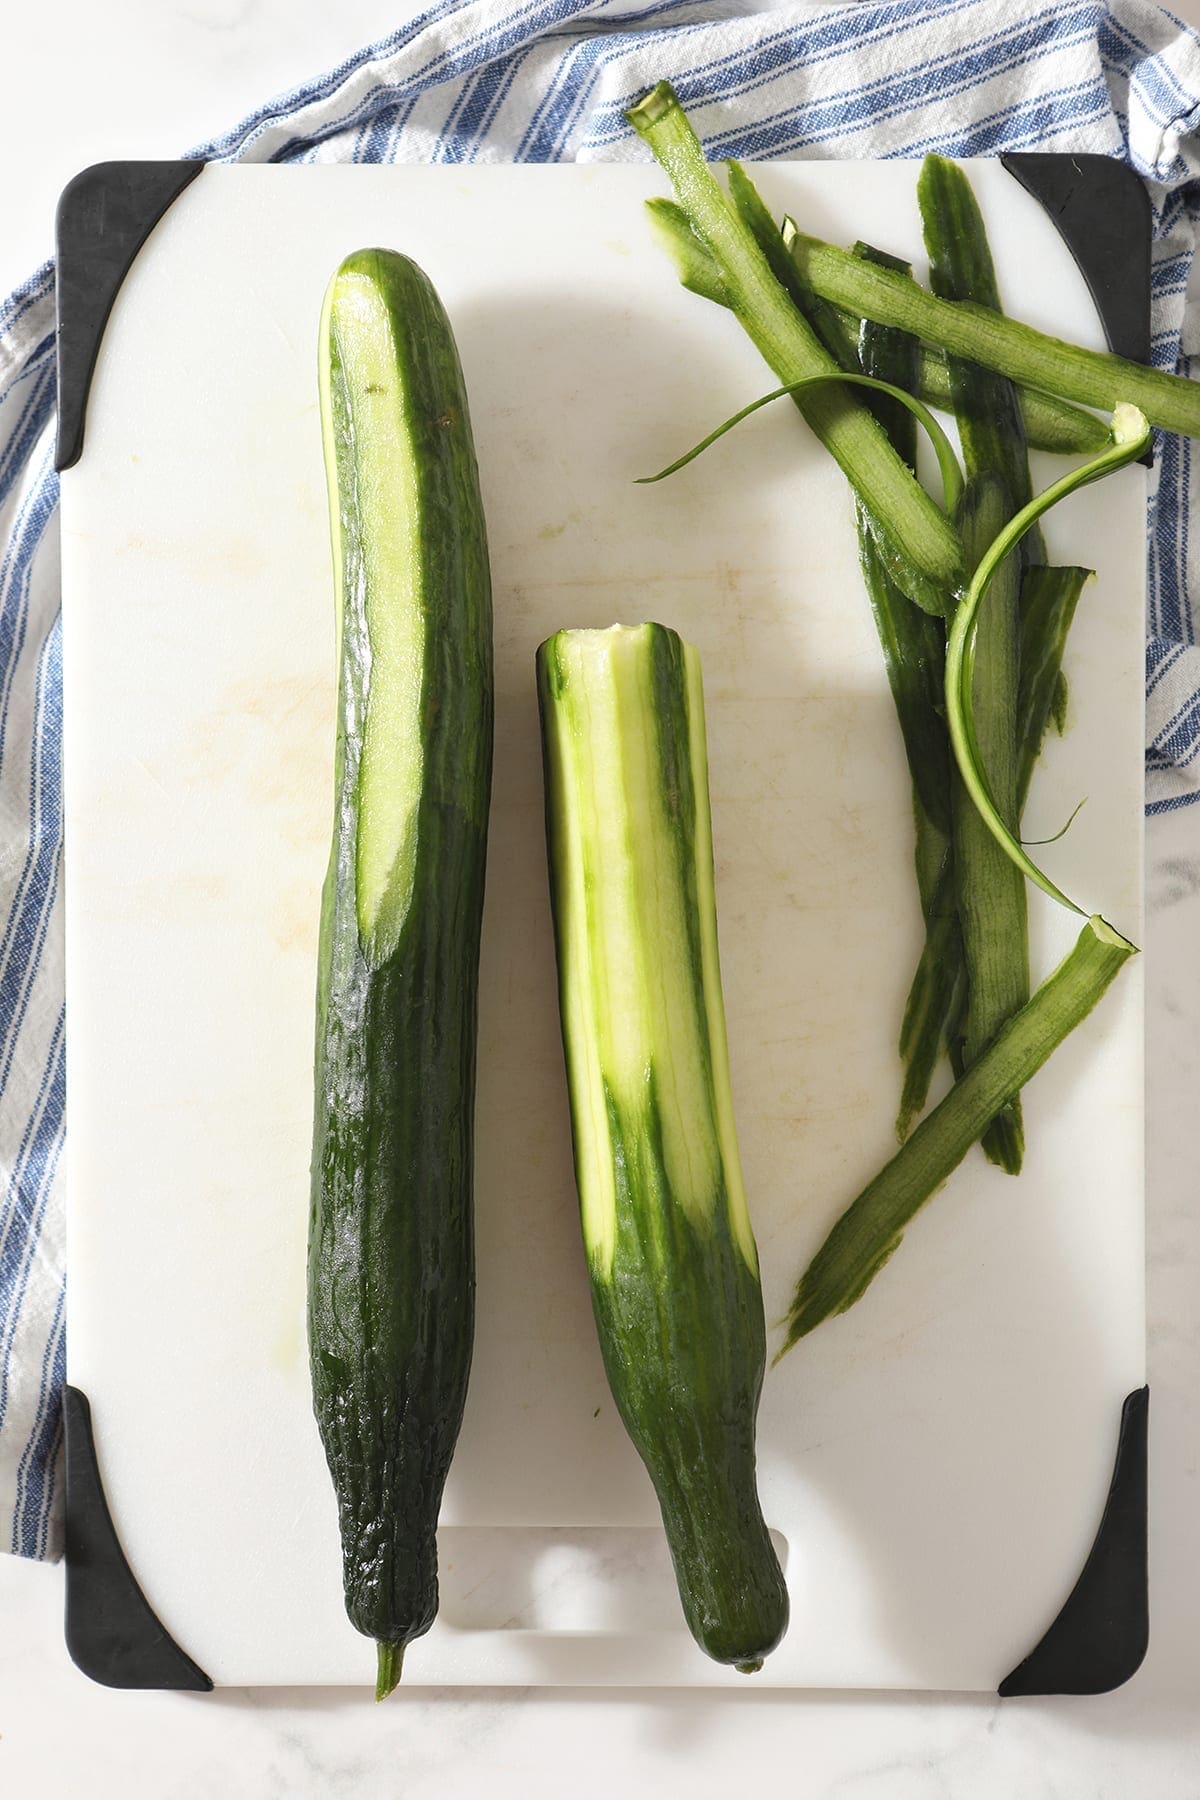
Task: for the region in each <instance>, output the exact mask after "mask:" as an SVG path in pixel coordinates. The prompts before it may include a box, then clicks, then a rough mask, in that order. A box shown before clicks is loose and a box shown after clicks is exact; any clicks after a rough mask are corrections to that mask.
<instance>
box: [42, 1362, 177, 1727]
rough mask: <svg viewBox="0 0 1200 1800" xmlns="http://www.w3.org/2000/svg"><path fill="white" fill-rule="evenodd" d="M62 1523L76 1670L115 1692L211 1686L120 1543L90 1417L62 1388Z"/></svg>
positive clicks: (82, 1400)
mask: <svg viewBox="0 0 1200 1800" xmlns="http://www.w3.org/2000/svg"><path fill="white" fill-rule="evenodd" d="M63 1428H64V1441H65V1462H66V1491H67V1521H66V1565H67V1620H66V1637H67V1650H68V1652H69V1654H70V1657H71V1661H72V1662H73V1663H74V1664H75V1666H76V1668H78V1669H82V1671H83V1673H84V1674H85V1675H90V1676H91V1678H92V1680H93V1681H98V1682H100V1683H101V1684H102V1685H103V1686H104V1687H113V1688H188V1689H192V1690H194V1691H200V1692H205V1693H207V1692H208V1690H209V1689H210V1688H211V1687H212V1682H211V1681H210V1680H209V1678H208V1676H207V1675H206V1674H205V1673H204V1670H203V1669H201V1668H199V1667H197V1665H196V1664H195V1663H194V1662H193V1661H192V1659H191V1657H190V1656H188V1655H187V1654H186V1653H185V1652H184V1651H183V1650H181V1649H180V1648H179V1645H178V1644H177V1643H176V1642H175V1640H174V1639H173V1638H172V1637H171V1635H170V1633H169V1632H168V1631H166V1630H165V1628H164V1627H163V1625H162V1624H161V1623H160V1622H159V1620H158V1618H157V1617H156V1616H155V1614H154V1612H153V1610H152V1608H151V1607H150V1604H149V1602H148V1601H147V1599H146V1597H145V1595H144V1594H143V1593H142V1590H141V1588H140V1587H139V1586H138V1584H137V1580H136V1578H135V1576H134V1573H133V1571H132V1569H131V1568H130V1567H129V1564H128V1562H126V1560H125V1553H124V1551H123V1550H122V1549H121V1545H120V1543H119V1541H118V1539H117V1533H116V1530H115V1528H114V1526H113V1522H112V1515H111V1513H110V1512H109V1510H108V1501H107V1500H106V1499H105V1497H104V1488H103V1485H102V1483H101V1480H100V1470H99V1468H98V1466H97V1463H96V1445H95V1440H94V1438H93V1436H92V1412H91V1408H90V1406H89V1405H88V1402H87V1398H86V1396H85V1395H84V1394H83V1393H81V1392H80V1390H79V1389H78V1388H73V1387H66V1388H64V1389H63Z"/></svg>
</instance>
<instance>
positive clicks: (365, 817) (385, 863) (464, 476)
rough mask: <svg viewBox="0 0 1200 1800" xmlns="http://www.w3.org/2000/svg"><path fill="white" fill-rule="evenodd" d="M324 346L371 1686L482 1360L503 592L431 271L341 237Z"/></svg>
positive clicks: (330, 1182) (340, 1159) (328, 1155)
mask: <svg viewBox="0 0 1200 1800" xmlns="http://www.w3.org/2000/svg"><path fill="white" fill-rule="evenodd" d="M318 366H319V371H320V392H321V412H322V429H323V438H324V446H325V456H326V467H327V474H328V483H329V499H330V510H331V535H332V543H333V558H334V576H335V587H336V595H337V622H338V630H337V654H338V671H339V674H338V735H337V747H336V756H335V786H334V807H333V812H334V821H333V843H332V848H331V855H330V863H329V871H328V875H327V878H326V882H325V889H324V896H323V901H322V909H321V937H320V948H319V963H318V994H317V1041H316V1080H315V1105H314V1127H313V1159H312V1193H311V1206H312V1210H311V1217H310V1226H309V1260H308V1333H309V1351H310V1365H311V1374H312V1388H313V1407H314V1412H315V1414H316V1419H317V1424H318V1427H319V1429H320V1433H321V1439H322V1442H323V1444H324V1447H325V1452H326V1456H327V1459H328V1462H329V1468H330V1473H331V1477H332V1480H333V1484H334V1489H335V1492H336V1495H337V1501H338V1519H339V1527H340V1532H341V1539H342V1553H343V1577H344V1586H345V1596H346V1610H347V1613H348V1615H349V1617H350V1620H351V1622H352V1623H353V1624H354V1625H355V1626H356V1627H357V1628H358V1630H360V1631H362V1632H364V1633H365V1634H366V1635H367V1636H369V1637H373V1638H375V1639H376V1641H377V1643H378V1644H379V1652H378V1664H379V1668H378V1691H379V1692H380V1693H381V1694H382V1693H384V1692H386V1691H388V1690H389V1689H390V1687H391V1686H393V1685H394V1684H395V1682H396V1681H397V1680H398V1679H399V1675H400V1667H401V1662H402V1658H403V1653H404V1646H405V1644H407V1643H408V1642H410V1641H411V1640H412V1639H413V1638H415V1637H417V1636H419V1635H420V1634H421V1633H422V1632H424V1631H427V1630H428V1629H429V1626H430V1624H431V1623H432V1620H433V1617H434V1615H435V1613H436V1610H437V1549H436V1536H435V1533H436V1526H437V1515H438V1507H439V1503H440V1500H441V1494H442V1488H443V1484H444V1482H445V1479H446V1474H447V1470H448V1468H449V1464H450V1458H451V1456H452V1454H453V1451H454V1445H455V1441H456V1438H457V1435H458V1428H459V1423H460V1421H461V1418H462V1410H463V1403H464V1400H465V1397H466V1385H467V1374H468V1370H469V1367H470V1360H471V1339H472V1327H473V1317H474V1310H473V1283H474V1266H473V1221H472V1191H471V1183H472V1163H473V1142H472V1131H473V1109H474V1089H475V1014H476V986H477V975H478V959H479V932H480V920H481V916H482V910H483V879H484V860H485V855H486V843H487V816H488V799H489V792H490V782H491V753H492V615H491V590H490V582H489V575H488V562H487V544H486V538H485V533H484V523H483V512H482V507H481V504H480V499H479V485H478V474H477V470H476V466H475V454H474V450H473V447H472V442H471V431H470V422H469V419H468V416H467V410H466V399H465V393H464V390H463V383H462V372H461V369H460V368H459V365H458V358H457V355H456V352H455V349H454V342H453V337H452V335H451V332H450V327H449V323H448V321H447V319H446V315H445V313H444V311H443V309H442V307H441V305H440V302H439V301H438V298H437V295H436V294H435V293H434V291H433V288H432V287H431V286H430V284H429V282H428V280H427V279H426V277H425V276H424V275H423V274H422V273H421V271H420V270H419V269H417V268H416V266H415V265H414V264H413V263H411V262H409V261H408V259H407V258H405V257H401V256H397V255H394V254H393V253H391V252H389V251H380V250H368V251H363V252H360V253H358V254H357V255H355V256H353V257H350V258H348V259H347V261H346V262H345V263H343V264H342V266H341V268H340V269H339V270H338V272H337V274H336V275H335V276H334V279H333V281H332V283H331V285H330V289H329V292H328V295H327V298H326V304H325V308H324V311H323V315H322V330H321V340H320V357H319V365H318ZM431 694H436V697H437V704H436V705H431V704H430V700H429V696H430V695H431ZM447 896H453V897H454V898H453V903H452V904H451V903H448V900H447Z"/></svg>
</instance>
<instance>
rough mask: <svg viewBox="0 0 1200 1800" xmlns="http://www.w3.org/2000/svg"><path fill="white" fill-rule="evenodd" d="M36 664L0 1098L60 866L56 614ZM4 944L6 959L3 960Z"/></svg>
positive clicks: (3, 986) (5, 974)
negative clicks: (40, 680)
mask: <svg viewBox="0 0 1200 1800" xmlns="http://www.w3.org/2000/svg"><path fill="white" fill-rule="evenodd" d="M40 660H41V661H42V663H43V665H44V668H45V672H46V673H45V681H44V684H43V685H42V691H41V696H40V697H41V702H42V703H41V705H40V706H38V707H36V708H35V716H34V742H33V751H32V755H31V758H30V828H29V829H30V851H31V860H27V862H26V867H25V870H23V871H22V875H21V881H20V883H19V884H18V888H17V894H16V897H15V898H14V901H13V905H12V910H11V911H10V914H9V924H8V929H7V930H6V932H5V936H4V940H3V943H0V1053H2V1060H0V1097H2V1096H3V1095H4V1093H5V1092H6V1091H7V1088H8V1080H9V1076H10V1074H11V1073H12V1067H13V1059H14V1056H15V1053H16V1047H17V1044H18V1041H19V1037H20V1031H21V1026H22V1024H23V1023H24V1020H25V1014H26V1012H27V1010H28V1006H29V996H30V994H31V992H32V990H33V984H34V981H35V980H36V977H37V972H38V966H39V964H40V962H41V959H42V952H43V950H44V949H45V945H46V936H47V933H48V932H49V929H50V921H51V919H52V918H53V916H54V905H55V901H56V900H57V898H58V884H59V876H60V872H61V867H62V859H61V855H60V851H61V848H62V757H61V744H62V619H61V615H59V616H58V617H57V618H55V620H54V622H53V624H52V625H51V627H50V630H49V631H48V632H47V634H46V641H45V644H44V645H43V649H42V655H41V658H40ZM26 876H28V886H26ZM18 908H19V909H20V910H19V912H18ZM14 921H15V930H14ZM10 932H11V933H12V936H11V940H10V936H9V934H10ZM10 941H11V945H12V956H11V960H9V959H8V956H7V953H8V950H9V945H10Z"/></svg>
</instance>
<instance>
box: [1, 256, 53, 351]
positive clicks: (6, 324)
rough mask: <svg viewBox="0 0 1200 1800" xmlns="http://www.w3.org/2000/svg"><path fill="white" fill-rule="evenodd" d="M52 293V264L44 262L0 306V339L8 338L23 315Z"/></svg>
mask: <svg viewBox="0 0 1200 1800" xmlns="http://www.w3.org/2000/svg"><path fill="white" fill-rule="evenodd" d="M53 292H54V264H53V263H52V262H44V263H41V264H39V266H38V267H37V268H36V269H35V270H34V271H33V274H32V275H30V276H29V277H28V278H27V279H26V280H25V281H23V282H22V283H21V285H20V287H18V288H14V289H13V291H12V293H11V294H10V295H9V296H8V298H7V300H5V301H4V303H3V305H0V338H4V337H9V336H10V335H11V334H12V333H13V332H14V331H15V330H16V328H17V326H18V325H19V324H20V322H21V320H22V319H23V318H24V317H25V314H26V313H27V312H29V311H30V310H31V309H32V308H33V307H35V306H37V305H39V304H40V303H41V302H42V301H43V300H48V299H49V298H50V296H51V294H52V293H53Z"/></svg>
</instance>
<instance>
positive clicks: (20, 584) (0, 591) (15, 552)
mask: <svg viewBox="0 0 1200 1800" xmlns="http://www.w3.org/2000/svg"><path fill="white" fill-rule="evenodd" d="M53 460H54V449H53V445H49V444H48V445H47V447H46V451H45V454H44V456H43V461H42V470H41V474H40V477H39V478H35V479H34V481H33V483H32V485H31V487H30V491H29V493H28V495H27V496H26V498H25V500H24V502H23V503H22V505H21V507H20V509H19V511H18V513H17V517H16V520H15V521H14V524H13V527H12V534H11V537H10V540H9V544H8V547H7V549H6V550H5V553H4V556H3V558H2V559H0V770H2V769H3V767H4V755H5V750H6V747H7V743H8V719H9V710H10V709H9V699H10V697H11V694H12V685H13V680H14V678H15V674H16V669H17V665H18V663H19V661H20V656H21V651H22V649H23V648H24V644H25V627H26V624H27V621H28V616H29V583H30V579H31V576H32V573H33V562H34V558H35V557H36V555H37V552H38V550H39V549H40V548H41V543H42V539H43V538H44V537H45V535H46V530H47V528H48V526H49V524H50V521H51V519H52V518H53V517H54V513H55V509H56V507H57V506H58V476H57V474H56V473H55V471H54V469H53V467H52V464H53Z"/></svg>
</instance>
